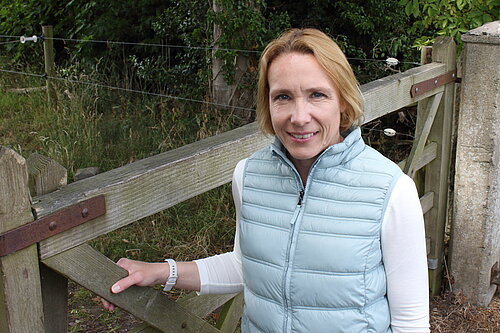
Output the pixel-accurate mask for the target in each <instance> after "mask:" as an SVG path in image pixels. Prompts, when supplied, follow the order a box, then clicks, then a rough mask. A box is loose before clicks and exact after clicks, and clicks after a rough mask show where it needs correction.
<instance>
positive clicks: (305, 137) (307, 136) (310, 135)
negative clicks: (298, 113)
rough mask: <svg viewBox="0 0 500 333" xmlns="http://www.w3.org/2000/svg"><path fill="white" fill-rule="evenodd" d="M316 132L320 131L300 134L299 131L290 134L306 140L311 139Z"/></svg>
mask: <svg viewBox="0 0 500 333" xmlns="http://www.w3.org/2000/svg"><path fill="white" fill-rule="evenodd" d="M316 133H318V132H314V133H304V134H299V133H288V134H290V135H291V136H292V137H293V138H295V139H299V140H305V139H309V138H311V137H313V136H314V135H315V134H316Z"/></svg>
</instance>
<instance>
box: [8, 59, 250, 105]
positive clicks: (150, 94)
mask: <svg viewBox="0 0 500 333" xmlns="http://www.w3.org/2000/svg"><path fill="white" fill-rule="evenodd" d="M0 72H4V73H10V74H18V75H26V76H32V77H39V78H43V79H52V80H58V81H66V82H70V83H75V84H83V85H89V86H95V87H99V88H106V89H110V90H117V91H123V92H129V93H136V94H143V95H149V96H156V97H163V98H168V99H174V100H179V101H185V102H194V103H200V104H208V105H212V106H216V107H221V108H225V109H235V110H243V111H252V112H254V111H255V109H253V108H246V107H241V106H232V105H228V104H220V103H214V102H208V101H203V100H198V99H192V98H187V97H180V96H173V95H166V94H160V93H155V92H148V91H142V90H136V89H130V88H122V87H115V86H110V85H106V84H104V83H98V82H88V81H80V80H73V79H68V78H62V77H56V76H49V75H47V74H35V73H27V72H20V71H14V70H7V69H3V68H0Z"/></svg>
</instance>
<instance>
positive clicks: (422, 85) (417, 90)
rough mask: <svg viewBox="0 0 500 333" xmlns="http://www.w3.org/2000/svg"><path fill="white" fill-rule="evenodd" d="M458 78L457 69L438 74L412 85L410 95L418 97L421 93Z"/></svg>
mask: <svg viewBox="0 0 500 333" xmlns="http://www.w3.org/2000/svg"><path fill="white" fill-rule="evenodd" d="M456 80H457V70H453V71H450V72H448V73H445V74H442V75H439V76H436V77H435V78H432V79H429V80H425V81H422V82H419V83H415V84H414V85H412V86H411V89H410V95H411V97H412V98H413V97H417V96H419V95H422V94H425V93H426V92H428V91H431V90H432V89H435V88H437V87H440V86H442V85H444V84H447V83H450V82H453V81H456Z"/></svg>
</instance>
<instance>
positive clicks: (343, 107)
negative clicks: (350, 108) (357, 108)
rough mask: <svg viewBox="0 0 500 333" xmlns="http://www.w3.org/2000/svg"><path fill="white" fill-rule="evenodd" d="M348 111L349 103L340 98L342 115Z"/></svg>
mask: <svg viewBox="0 0 500 333" xmlns="http://www.w3.org/2000/svg"><path fill="white" fill-rule="evenodd" d="M346 109H347V102H346V101H345V99H344V98H342V97H341V98H340V113H344V112H345V110H346Z"/></svg>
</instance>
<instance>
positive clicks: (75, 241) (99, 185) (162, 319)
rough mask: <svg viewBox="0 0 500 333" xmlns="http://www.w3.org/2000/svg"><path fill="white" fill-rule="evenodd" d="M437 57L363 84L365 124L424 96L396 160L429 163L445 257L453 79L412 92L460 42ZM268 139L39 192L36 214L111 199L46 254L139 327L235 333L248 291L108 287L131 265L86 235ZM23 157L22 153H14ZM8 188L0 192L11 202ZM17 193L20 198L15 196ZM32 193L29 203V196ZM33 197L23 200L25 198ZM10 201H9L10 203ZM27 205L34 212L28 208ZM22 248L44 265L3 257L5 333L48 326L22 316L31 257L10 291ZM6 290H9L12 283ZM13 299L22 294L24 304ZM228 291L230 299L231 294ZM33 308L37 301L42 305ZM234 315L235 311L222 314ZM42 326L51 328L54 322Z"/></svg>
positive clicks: (427, 202) (215, 141)
mask: <svg viewBox="0 0 500 333" xmlns="http://www.w3.org/2000/svg"><path fill="white" fill-rule="evenodd" d="M433 60H434V61H435V62H433V63H430V64H426V65H423V66H420V67H416V68H413V69H410V70H408V71H406V72H404V73H399V74H395V75H391V76H389V77H386V78H383V79H380V80H376V81H373V82H370V83H368V84H365V85H363V86H362V87H361V91H362V94H363V97H364V100H365V116H364V123H366V122H369V121H372V120H374V119H377V118H379V117H381V116H384V115H386V114H388V113H391V112H393V111H396V110H399V109H401V108H403V107H405V106H408V105H411V104H414V103H416V102H420V104H421V105H420V106H419V111H418V115H419V116H418V117H419V118H418V119H419V120H418V126H417V130H416V140H415V142H414V146H413V148H412V152H411V153H410V156H409V158H408V160H407V161H402V162H401V163H400V164H399V165H400V167H401V168H402V169H403V170H405V171H407V172H408V173H409V174H410V175H414V174H415V173H416V172H417V171H418V170H425V178H424V179H425V181H424V185H423V186H422V188H423V190H422V191H420V192H421V193H420V195H421V198H420V201H421V204H422V209H423V211H424V213H425V220H426V232H427V237H428V244H427V245H428V255H429V257H430V258H431V259H433V260H437V262H438V263H440V262H441V260H442V249H443V242H442V238H443V235H444V223H445V221H446V211H447V194H448V193H447V192H448V188H447V182H448V172H449V171H448V170H449V160H450V137H451V124H452V121H451V119H452V113H453V84H446V85H444V86H439V87H436V88H434V89H432V90H429V91H427V92H425V93H423V94H420V95H415V96H414V97H412V96H411V94H410V91H411V88H412V86H413V85H414V84H416V83H419V82H422V81H426V80H429V79H432V78H436V77H439V76H441V75H443V74H445V73H448V72H449V71H450V70H452V69H453V68H454V65H455V64H454V44H453V41H452V40H451V39H450V38H441V39H438V42H437V43H436V47H435V49H434V50H433ZM452 67H453V68H452ZM429 101H430V102H429ZM270 140H271V139H270V138H268V137H265V136H263V135H262V134H260V133H259V130H258V128H257V125H256V124H255V123H253V124H249V125H246V126H243V127H241V128H238V129H235V130H232V131H229V132H226V133H223V134H221V135H217V136H215V137H211V138H208V139H205V140H202V141H199V142H195V143H193V144H190V145H186V146H183V147H181V148H178V149H175V150H172V151H169V152H166V153H163V154H159V155H155V156H152V157H149V158H146V159H143V160H141V161H137V162H135V163H132V164H129V165H126V166H123V167H121V168H117V169H114V170H111V171H108V172H105V173H102V174H99V175H97V176H94V177H92V178H88V179H84V180H81V181H79V182H75V183H72V184H69V185H67V186H64V187H62V188H61V189H59V190H57V191H55V192H51V193H48V194H43V195H38V196H36V197H34V198H33V203H32V205H31V208H32V209H33V211H34V214H35V217H36V219H40V218H42V217H44V216H48V215H49V214H53V213H54V212H56V211H58V210H61V209H63V208H66V207H69V206H72V205H75V204H77V203H79V202H81V201H83V200H86V199H89V198H92V197H95V196H99V195H104V196H105V198H106V215H104V216H102V217H99V218H96V219H95V220H92V221H89V222H86V223H85V224H82V225H79V226H77V227H75V228H73V229H70V230H67V231H65V232H63V233H60V234H57V235H54V236H52V237H50V238H48V239H46V240H43V241H41V242H40V243H39V252H38V257H39V260H41V262H42V263H43V264H44V265H46V266H47V267H50V268H51V269H52V270H54V271H56V272H58V273H60V274H61V275H63V276H65V277H68V278H70V279H72V280H74V281H75V282H77V283H79V284H80V285H82V286H84V287H86V288H87V289H89V290H91V291H93V292H95V293H96V294H98V295H100V296H102V297H105V298H107V299H109V300H110V301H111V302H113V303H115V304H116V305H118V306H119V307H121V308H124V309H125V310H127V311H129V312H130V313H132V314H133V315H135V316H137V317H138V318H140V319H142V320H144V321H145V322H146V323H149V324H150V325H151V326H148V325H147V324H146V325H142V326H141V328H138V329H137V330H135V332H162V331H164V332H195V331H196V332H233V331H234V329H235V325H236V324H237V321H238V320H237V319H239V316H241V307H242V296H241V295H238V296H236V297H234V295H224V296H204V297H192V298H191V297H190V298H187V299H185V300H181V301H180V302H179V303H178V304H176V303H175V302H172V301H170V300H168V298H167V297H164V295H162V293H161V292H160V291H157V290H155V289H154V288H140V287H131V288H130V289H128V290H126V291H124V292H123V293H120V294H117V295H115V294H111V293H110V291H109V287H110V286H111V285H112V284H113V283H114V282H115V281H116V280H118V279H119V278H121V277H123V276H125V275H126V272H125V271H124V270H123V269H121V268H120V267H118V266H116V265H115V264H114V263H113V262H111V261H110V260H109V259H108V258H106V257H105V256H104V255H102V254H101V253H99V252H97V251H95V250H93V249H92V248H91V247H90V246H89V245H87V244H85V243H86V242H87V241H89V240H91V239H93V238H95V237H98V236H101V235H103V234H106V233H108V232H111V231H113V230H116V229H118V228H121V227H123V226H125V225H128V224H130V223H133V222H135V221H137V220H139V219H141V218H143V217H146V216H149V215H152V214H154V213H157V212H159V211H162V210H164V209H166V208H169V207H171V206H173V205H175V204H177V203H180V202H182V201H184V200H187V199H189V198H191V197H193V196H196V195H198V194H201V193H203V192H206V191H208V190H210V189H212V188H215V187H217V186H220V185H222V184H224V183H227V182H229V181H230V180H231V175H232V171H233V169H234V167H235V165H236V163H237V162H238V161H239V160H241V159H243V158H245V157H248V156H249V155H250V154H251V153H252V152H254V151H256V150H258V149H260V148H261V147H264V146H266V145H267V144H268V143H269V142H270ZM1 149H3V148H1V147H0V175H2V172H4V171H5V170H3V169H2V168H3V166H2V156H3V155H2V154H3V152H4V151H3V150H1ZM16 158H18V159H19V158H21V159H22V157H14V159H16ZM19 175H20V176H16V177H20V178H23V177H24V176H23V175H22V172H21V173H19ZM23 179H24V178H23ZM1 181H2V179H0V184H3V183H1ZM16 181H17V180H14V183H15V182H16ZM8 185H9V184H8ZM17 185H19V186H20V189H17V190H16V191H17V192H15V191H14V192H12V194H13V195H16V193H21V192H23V191H26V188H27V184H24V183H23V182H20V183H19V184H17ZM17 185H16V186H17ZM9 186H11V187H12V186H13V185H12V184H11V185H9ZM8 191H10V189H8ZM10 194H11V193H8V195H10ZM8 195H7V196H5V195H4V197H3V198H2V197H0V199H2V200H3V202H9V201H8V200H9V198H8ZM14 199H15V200H14V201H16V200H17V199H18V197H17V196H16V197H15V198H14ZM25 199H26V198H25ZM26 200H28V202H29V199H26ZM26 200H24V203H23V204H21V206H22V205H26ZM0 203H2V201H1V200H0ZM9 204H10V205H12V203H10V202H9ZM25 208H26V207H25ZM2 209H3V208H2V207H0V232H5V231H8V230H10V229H12V228H13V227H14V226H18V225H22V224H24V223H26V222H29V221H30V220H32V217H31V216H26V214H24V215H22V214H21V215H19V214H18V213H17V212H16V213H15V214H14V213H9V211H5V209H3V210H2ZM24 212H25V213H26V212H29V207H28V210H26V209H24ZM28 215H29V214H28ZM21 216H23V218H21ZM9 219H14V220H13V221H14V222H15V223H11V224H8V223H6V220H7V222H10V220H9ZM30 251H31V252H30ZM20 256H24V257H22V258H23V260H27V261H29V260H31V261H33V260H34V264H37V254H36V247H34V246H32V247H30V248H29V251H28V249H26V250H21V251H19V252H16V253H13V254H10V255H7V256H4V257H0V270H2V273H3V274H4V275H5V277H2V276H0V300H3V301H4V303H0V319H3V318H9V319H8V320H10V322H9V324H8V325H7V326H2V323H1V321H2V320H0V332H9V333H13V332H26V331H33V332H43V329H40V314H38V315H36V316H29V318H26V316H24V314H25V313H29V312H26V311H25V310H23V309H25V308H26V306H28V305H29V306H30V307H31V306H32V302H35V303H37V304H38V303H40V301H39V298H40V297H39V292H40V290H39V289H40V284H39V277H37V275H36V274H33V275H32V274H31V272H38V268H37V265H32V266H33V267H31V268H30V270H29V271H28V272H30V273H29V274H28V273H27V274H28V275H29V276H30V277H32V276H34V281H32V280H29V279H26V280H23V279H21V280H18V281H17V284H16V285H15V289H16V290H18V291H17V292H16V291H12V290H10V289H9V288H13V287H12V281H14V280H15V278H16V274H17V275H19V274H24V273H22V272H21V273H19V272H17V271H13V272H9V271H8V270H6V267H13V265H14V263H13V262H12V260H13V258H14V259H15V260H18V258H21V257H20ZM26 256H28V257H29V258H31V259H29V258H25V257H26ZM28 259H29V260H28ZM9 265H10V266H9ZM437 266H439V264H438V265H437ZM430 275H431V287H432V288H434V289H432V290H433V292H435V291H436V288H437V286H438V284H439V276H440V270H439V267H438V268H437V269H433V270H431V274H430ZM31 279H33V278H31ZM49 287H50V288H52V287H53V286H49ZM2 288H4V290H3V291H2ZM5 288H7V289H8V290H6V291H5ZM20 290H22V291H23V292H24V291H25V290H30V292H29V295H31V296H33V298H30V299H29V300H28V299H24V298H22V297H21V294H20V292H19V291H20ZM5 295H7V296H5ZM15 297H20V298H19V299H21V301H20V302H18V303H17V304H16V302H15V301H14V299H15ZM230 299H232V301H230V302H228V301H229V300H230ZM226 302H228V303H227V305H226V306H225V308H224V310H223V311H222V315H221V317H222V320H221V321H220V322H219V323H218V324H217V327H213V326H211V325H209V324H208V323H207V322H206V321H204V320H202V319H201V317H203V316H204V315H206V314H207V313H210V312H211V311H213V310H214V309H215V308H217V307H219V306H221V305H222V304H224V303H226ZM48 306H50V305H49V303H47V302H45V303H44V307H48ZM36 307H37V308H38V309H40V306H39V305H36ZM36 307H35V308H36ZM62 309H63V307H61V308H60V309H59V310H58V311H59V312H61V311H63V310H62ZM39 312H40V311H39ZM12 313H21V314H23V316H22V322H21V317H19V318H17V317H16V316H15V315H14V316H13V319H10V317H8V314H12ZM6 314H7V315H6ZM48 317H50V314H45V321H47V320H48V319H47V318H48ZM53 317H55V316H52V318H53ZM230 318H232V319H231V320H224V319H230ZM26 322H28V323H26ZM16 326H17V328H16ZM33 327H34V330H33V329H32V328H33ZM45 327H46V328H45V331H47V330H48V328H47V327H48V326H47V325H46V326H45ZM27 328H29V329H27ZM58 330H60V329H58ZM51 333H52V332H51Z"/></svg>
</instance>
